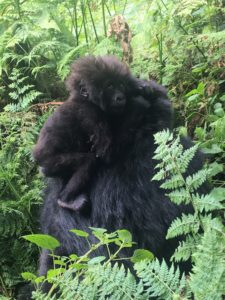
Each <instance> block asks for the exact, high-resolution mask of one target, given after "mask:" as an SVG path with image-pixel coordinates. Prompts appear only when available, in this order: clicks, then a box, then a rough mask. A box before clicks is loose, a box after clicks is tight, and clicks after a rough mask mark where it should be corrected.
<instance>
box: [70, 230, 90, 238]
mask: <svg viewBox="0 0 225 300" xmlns="http://www.w3.org/2000/svg"><path fill="white" fill-rule="evenodd" d="M70 232H72V233H75V234H76V235H78V236H82V237H86V238H87V237H88V236H89V234H88V233H87V232H85V231H83V230H78V229H71V230H70Z"/></svg>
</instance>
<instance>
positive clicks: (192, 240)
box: [172, 234, 201, 262]
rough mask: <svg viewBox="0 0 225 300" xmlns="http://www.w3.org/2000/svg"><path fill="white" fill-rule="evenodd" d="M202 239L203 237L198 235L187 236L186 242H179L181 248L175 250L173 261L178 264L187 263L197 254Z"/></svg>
mask: <svg viewBox="0 0 225 300" xmlns="http://www.w3.org/2000/svg"><path fill="white" fill-rule="evenodd" d="M200 239H201V236H200V235H198V234H196V235H194V236H192V235H187V236H186V239H185V241H182V242H179V246H178V247H177V249H176V250H175V252H174V254H173V256H172V259H173V260H175V261H176V262H179V261H187V260H188V259H189V258H190V257H191V255H192V254H193V253H194V252H196V249H197V245H198V244H199V242H200Z"/></svg>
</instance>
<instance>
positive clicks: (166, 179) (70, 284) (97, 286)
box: [23, 131, 225, 300]
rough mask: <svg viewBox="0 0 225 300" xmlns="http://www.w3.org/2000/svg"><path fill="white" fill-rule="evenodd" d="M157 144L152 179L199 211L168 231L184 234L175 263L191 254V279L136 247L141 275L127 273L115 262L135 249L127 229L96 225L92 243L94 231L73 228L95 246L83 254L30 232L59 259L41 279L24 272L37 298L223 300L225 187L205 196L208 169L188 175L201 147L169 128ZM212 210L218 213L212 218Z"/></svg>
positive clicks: (134, 259) (172, 234) (157, 137)
mask: <svg viewBox="0 0 225 300" xmlns="http://www.w3.org/2000/svg"><path fill="white" fill-rule="evenodd" d="M155 141H156V144H157V145H158V148H157V149H156V151H155V156H154V158H155V159H157V160H158V161H159V163H158V165H157V166H156V169H159V170H158V172H157V174H156V175H155V176H154V178H153V180H159V181H161V180H162V182H163V183H162V184H161V187H162V188H163V189H166V190H168V191H169V193H168V196H169V197H170V199H171V201H173V202H174V203H176V204H181V203H186V204H187V203H192V205H193V207H194V213H193V214H188V215H182V216H181V218H177V219H176V220H174V221H173V222H172V224H171V226H170V228H169V230H168V234H167V238H168V239H170V238H173V237H176V236H185V240H184V241H182V242H180V245H179V246H178V248H177V250H176V251H175V253H174V256H173V257H172V260H173V261H175V262H178V261H187V260H188V259H189V258H191V260H192V262H193V270H192V272H191V274H190V276H189V277H185V275H184V274H182V275H181V274H180V271H179V268H178V267H177V268H175V267H174V265H173V264H172V266H171V267H168V266H167V265H166V263H165V261H163V262H162V263H160V262H159V261H158V260H157V259H154V257H153V255H152V254H151V252H149V251H147V250H143V249H137V250H135V252H134V254H133V256H132V257H130V258H125V259H130V260H131V261H132V262H133V263H134V269H135V271H136V274H137V277H138V278H139V279H140V280H139V281H138V282H136V281H135V277H134V276H133V275H132V274H131V273H130V271H125V269H124V266H123V265H118V264H111V262H113V261H117V260H121V258H118V253H119V252H120V251H121V250H122V249H123V248H126V247H132V244H133V243H132V236H131V234H130V233H129V232H128V231H127V230H117V231H115V232H113V233H107V232H106V230H105V229H101V228H100V229H99V228H91V229H92V234H93V235H94V236H95V237H96V238H97V243H96V244H92V245H91V244H90V242H89V240H88V237H89V234H88V233H86V232H83V231H81V230H71V231H72V232H73V233H74V234H76V235H78V236H81V237H83V238H85V239H87V243H88V244H89V245H90V250H89V251H88V252H87V253H86V254H84V255H83V256H81V257H78V256H77V255H71V256H70V258H65V257H62V258H60V257H54V249H55V248H57V247H58V246H59V242H58V241H57V240H56V239H55V238H53V237H50V236H47V235H40V234H36V235H28V236H24V238H25V239H27V240H29V241H31V242H33V243H35V244H36V245H38V246H40V247H42V248H45V249H48V250H50V251H51V252H52V255H53V257H54V265H55V268H54V269H53V270H49V271H48V274H47V276H46V278H45V277H44V276H41V277H36V276H35V275H34V274H32V273H28V272H26V273H23V277H24V278H25V279H27V280H31V281H32V282H33V283H34V285H36V286H37V290H36V291H35V292H34V295H33V299H36V300H41V299H49V300H53V299H54V291H55V290H56V289H57V290H58V289H59V290H60V291H61V292H62V295H61V296H60V299H64V300H71V299H107V297H109V298H110V299H115V300H116V299H124V300H125V299H139V300H145V299H146V300H147V299H150V298H151V297H156V296H157V299H163V300H172V299H177V300H178V299H180V300H181V299H193V296H194V299H222V296H223V295H224V294H225V264H224V258H225V253H224V245H225V227H224V225H223V223H222V220H221V217H220V216H219V215H217V212H218V210H222V209H224V208H225V206H224V205H223V204H222V200H223V199H224V197H223V198H222V197H221V193H222V194H223V196H224V194H225V189H222V188H215V189H213V190H212V192H211V193H210V194H207V195H204V196H200V195H199V194H198V192H197V191H198V189H199V188H200V187H201V185H202V184H204V182H205V181H206V180H207V176H208V174H209V173H210V172H209V170H208V169H203V170H199V171H197V172H196V173H194V174H193V175H189V176H188V177H185V175H184V174H185V171H186V170H187V167H188V165H189V163H190V161H191V159H192V158H193V156H194V154H195V152H196V150H197V147H196V146H193V147H191V148H190V149H188V150H184V149H183V147H182V145H181V144H180V143H179V137H178V138H176V139H174V137H173V135H172V134H171V133H169V132H168V131H163V132H160V133H157V134H156V135H155ZM212 212H214V215H213V216H212V214H211V213H212ZM112 243H114V244H116V245H117V250H116V251H115V252H114V253H111V251H110V247H109V245H110V244H112ZM102 246H105V247H107V249H108V258H106V257H105V256H97V257H94V258H91V253H92V252H94V251H95V250H96V249H98V248H99V247H102ZM45 281H48V282H50V283H51V284H52V288H51V289H50V291H49V293H48V295H46V296H44V295H43V293H42V292H41V290H40V288H41V285H42V284H43V283H44V282H45Z"/></svg>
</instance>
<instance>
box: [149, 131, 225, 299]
mask: <svg viewBox="0 0 225 300" xmlns="http://www.w3.org/2000/svg"><path fill="white" fill-rule="evenodd" d="M155 141H156V144H158V148H157V149H156V151H155V156H154V158H155V159H157V160H160V162H159V163H158V165H157V166H156V168H158V169H159V172H158V173H157V174H156V175H155V176H154V177H153V180H163V183H162V184H161V187H162V188H163V189H166V190H169V191H170V192H169V193H168V196H169V197H170V199H171V201H172V202H174V203H176V204H178V205H179V204H181V203H184V204H191V205H192V206H193V208H194V214H188V215H184V214H183V215H182V216H181V218H177V219H175V220H174V221H173V222H172V224H171V226H170V228H169V230H168V233H167V238H173V237H176V236H183V235H184V236H186V240H185V241H183V242H180V245H179V247H178V248H177V250H176V252H175V253H174V255H173V259H174V260H175V261H181V260H183V261H186V260H188V259H189V258H191V259H192V262H193V271H192V273H191V274H190V288H191V291H192V293H193V294H194V298H195V299H222V295H224V292H225V290H224V286H225V285H224V280H225V265H224V259H225V253H224V247H223V246H222V245H224V243H225V228H224V225H223V222H222V220H221V218H220V216H219V214H218V216H217V214H216V212H218V211H221V210H224V208H225V206H224V204H223V201H224V199H225V189H224V188H214V189H213V190H212V192H211V193H210V194H206V195H200V194H199V192H198V189H199V188H200V186H201V185H202V184H203V183H204V182H205V181H206V180H207V176H208V175H209V174H210V170H208V169H203V170H199V171H198V172H196V173H194V174H193V175H189V176H187V177H186V176H185V172H186V170H187V167H188V165H189V163H190V161H191V159H192V158H193V157H194V155H195V153H196V151H197V146H196V145H195V146H193V147H191V148H189V149H186V150H184V149H183V146H182V145H181V144H180V139H179V137H178V138H176V139H175V140H174V137H173V135H172V134H171V133H170V132H169V131H164V132H161V133H157V134H156V135H155ZM219 193H220V196H219ZM212 212H213V213H214V214H212ZM215 287H216V288H215Z"/></svg>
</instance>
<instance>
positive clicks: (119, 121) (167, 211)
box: [40, 81, 201, 274]
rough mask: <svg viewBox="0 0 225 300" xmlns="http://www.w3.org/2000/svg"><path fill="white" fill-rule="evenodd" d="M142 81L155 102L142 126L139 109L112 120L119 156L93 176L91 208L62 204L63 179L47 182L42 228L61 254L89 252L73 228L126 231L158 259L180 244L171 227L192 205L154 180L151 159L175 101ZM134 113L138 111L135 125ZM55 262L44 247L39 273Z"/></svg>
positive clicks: (196, 163)
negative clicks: (172, 236) (169, 195)
mask: <svg viewBox="0 0 225 300" xmlns="http://www.w3.org/2000/svg"><path fill="white" fill-rule="evenodd" d="M142 83H143V85H145V86H146V88H147V89H149V91H150V93H149V99H148V100H149V102H150V104H151V105H150V107H149V108H148V109H146V110H145V111H144V112H143V116H142V119H141V122H139V124H138V126H137V123H136V121H135V109H134V110H133V111H132V109H131V110H130V111H129V116H126V114H125V115H124V114H122V115H121V116H120V117H117V118H116V119H115V120H114V119H110V126H111V129H112V133H113V145H114V150H113V151H114V153H115V154H116V155H115V158H114V160H113V162H112V163H111V164H108V165H107V164H104V163H102V164H101V165H100V166H99V168H98V170H97V174H96V177H95V178H94V177H93V178H92V180H91V184H90V186H89V191H88V193H89V195H90V202H91V208H90V207H89V208H87V209H86V210H81V211H80V212H79V213H78V212H74V211H72V210H70V209H65V208H62V207H60V206H59V204H58V202H57V200H58V198H59V195H60V192H61V191H62V190H63V188H64V187H63V183H62V181H61V180H60V179H51V180H49V183H48V188H47V191H46V198H45V202H44V206H43V210H42V216H41V226H42V231H43V232H44V233H46V234H50V235H52V236H54V237H56V238H57V239H58V240H59V241H60V243H61V246H60V247H59V248H58V249H57V250H56V254H58V255H69V254H71V253H76V254H78V255H82V254H84V253H85V252H86V251H87V250H88V245H87V242H86V240H85V239H83V238H79V237H77V236H75V235H74V234H72V233H70V232H69V230H70V229H73V228H76V229H81V230H84V231H88V230H89V229H88V227H90V226H91V227H102V228H106V229H107V230H108V231H114V230H117V229H122V228H123V229H128V230H129V231H130V232H131V233H132V236H133V240H134V241H135V242H136V243H137V244H136V247H137V248H145V249H149V250H150V251H152V252H153V253H154V254H155V256H156V257H158V258H162V257H164V258H165V259H166V260H168V259H169V257H170V256H171V254H172V253H173V251H174V249H175V247H176V245H177V241H176V240H168V241H167V240H166V239H165V236H166V233H167V229H168V227H169V226H170V224H171V222H172V220H174V219H175V218H176V217H178V216H180V214H181V213H182V212H185V211H190V207H185V206H182V205H180V206H177V205H175V204H173V203H171V202H170V201H169V199H168V198H167V197H166V196H165V194H164V191H163V190H161V189H160V187H159V185H160V184H159V183H158V182H156V181H150V180H151V178H152V177H153V175H154V173H155V171H154V166H155V163H156V162H155V161H154V160H153V159H152V157H153V153H154V150H155V145H154V138H153V135H154V134H155V133H156V132H157V131H160V130H162V129H165V128H170V129H171V124H172V109H171V104H170V101H169V100H168V98H167V94H166V91H165V90H164V88H163V87H161V86H160V85H158V84H156V83H155V82H144V81H143V82H142ZM127 114H128V112H127ZM130 114H134V118H133V120H134V122H133V123H132V122H131V121H130V120H132V118H130ZM127 119H128V120H129V121H128V122H127ZM127 124H128V125H127ZM185 143H186V144H189V142H184V144H185ZM187 147H188V145H187ZM198 156H199V154H197V157H195V159H194V160H193V161H192V164H191V166H190V168H189V171H188V173H189V174H190V173H192V172H194V171H195V170H197V169H199V168H200V167H201V157H200V156H199V157H198ZM103 252H104V249H100V250H98V253H97V255H99V254H100V255H107V253H104V254H103ZM132 252H133V249H129V248H127V249H125V250H124V251H122V252H121V253H120V255H121V256H127V255H131V253H132ZM51 266H52V260H51V256H49V255H48V251H46V250H44V251H43V252H42V254H41V258H40V274H46V272H47V270H48V269H49V268H51Z"/></svg>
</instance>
